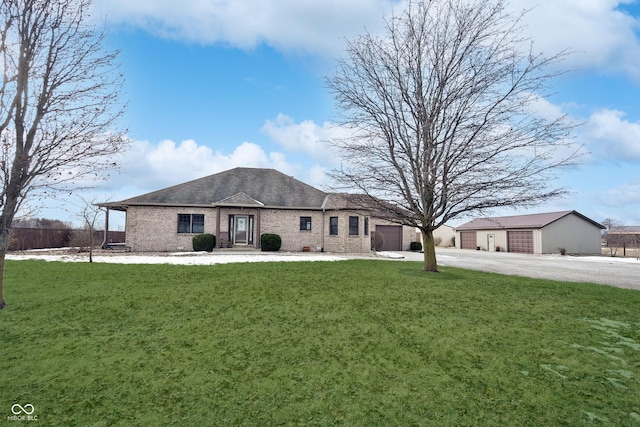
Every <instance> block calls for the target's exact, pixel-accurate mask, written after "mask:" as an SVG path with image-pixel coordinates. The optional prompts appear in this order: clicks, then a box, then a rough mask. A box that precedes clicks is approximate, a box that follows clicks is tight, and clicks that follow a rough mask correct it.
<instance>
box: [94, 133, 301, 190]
mask: <svg viewBox="0 0 640 427" xmlns="http://www.w3.org/2000/svg"><path fill="white" fill-rule="evenodd" d="M234 167H260V168H274V169H278V170H279V171H281V172H284V173H288V174H291V175H294V174H295V173H297V172H298V171H299V170H301V167H300V166H299V165H296V164H293V163H289V162H288V161H287V159H286V157H285V155H284V154H282V153H278V152H270V153H266V152H265V151H264V150H263V149H262V147H260V146H259V145H257V144H255V143H252V142H243V143H242V144H240V145H238V146H237V147H235V148H234V149H233V151H232V152H230V153H224V152H221V151H214V150H212V149H211V148H210V147H207V146H205V145H199V144H198V143H196V142H195V141H193V140H185V141H182V142H180V143H176V142H174V141H171V140H164V141H161V142H160V143H158V144H157V145H154V144H151V143H150V142H148V141H133V143H132V147H131V150H129V151H128V152H127V153H126V154H125V159H123V161H122V170H121V174H120V175H118V176H114V177H112V179H111V180H110V182H109V183H108V185H107V186H105V187H107V188H115V189H119V190H121V189H122V188H125V187H126V188H129V189H130V191H136V193H134V194H128V195H127V196H131V195H137V194H141V193H142V192H146V191H153V190H158V189H161V188H164V187H166V186H169V185H174V184H179V183H182V182H185V181H189V180H192V179H197V178H201V177H203V176H207V175H211V174H214V173H217V172H221V171H223V170H227V169H231V168H234ZM120 198H122V197H120V196H116V198H115V199H120Z"/></svg>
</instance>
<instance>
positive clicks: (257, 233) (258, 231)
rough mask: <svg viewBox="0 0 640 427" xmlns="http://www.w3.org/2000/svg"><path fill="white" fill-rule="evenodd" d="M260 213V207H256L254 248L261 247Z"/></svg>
mask: <svg viewBox="0 0 640 427" xmlns="http://www.w3.org/2000/svg"><path fill="white" fill-rule="evenodd" d="M261 213H262V209H260V208H258V212H256V224H255V228H256V230H255V233H256V237H255V239H256V243H255V246H256V248H258V249H260V248H261V246H260V245H261V242H260V216H261V215H260V214H261Z"/></svg>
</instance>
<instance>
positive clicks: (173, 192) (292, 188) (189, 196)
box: [101, 168, 327, 210]
mask: <svg viewBox="0 0 640 427" xmlns="http://www.w3.org/2000/svg"><path fill="white" fill-rule="evenodd" d="M326 197H327V193H325V192H324V191H321V190H318V189H317V188H315V187H312V186H310V185H308V184H305V183H304V182H302V181H299V180H297V179H295V178H293V177H291V176H289V175H285V174H283V173H282V172H279V171H277V170H275V169H259V168H235V169H230V170H227V171H224V172H220V173H217V174H214V175H209V176H206V177H204V178H199V179H196V180H193V181H189V182H185V183H183V184H178V185H174V186H172V187H167V188H164V189H162V190H157V191H153V192H151V193H146V194H143V195H140V196H136V197H132V198H130V199H126V200H122V201H119V202H110V203H103V204H101V206H106V207H109V208H111V209H122V210H125V209H126V207H127V206H136V205H137V206H140V205H147V206H154V205H156V206H203V205H207V206H212V205H214V206H216V205H217V206H225V205H254V206H263V207H280V208H296V207H299V208H320V207H321V206H322V203H323V202H324V200H325V198H326Z"/></svg>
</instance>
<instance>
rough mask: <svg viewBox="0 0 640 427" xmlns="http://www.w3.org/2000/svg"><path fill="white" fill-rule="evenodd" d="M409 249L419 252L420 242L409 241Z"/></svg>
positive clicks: (420, 248)
mask: <svg viewBox="0 0 640 427" xmlns="http://www.w3.org/2000/svg"><path fill="white" fill-rule="evenodd" d="M409 249H411V250H412V251H414V252H420V251H421V250H422V243H420V242H411V243H409Z"/></svg>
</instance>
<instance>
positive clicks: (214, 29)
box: [94, 0, 393, 54]
mask: <svg viewBox="0 0 640 427" xmlns="http://www.w3.org/2000/svg"><path fill="white" fill-rule="evenodd" d="M392 3H393V2H390V1H389V0H349V1H344V0H304V1H300V0H219V1H210V0H189V1H185V2H180V1H175V0H135V1H131V0H96V1H95V3H94V4H95V7H96V9H97V11H98V12H99V14H100V15H107V16H108V18H109V21H111V22H114V21H115V22H123V23H126V24H129V25H133V26H136V27H140V28H143V29H145V30H146V31H149V32H150V33H153V34H155V35H158V36H160V37H165V38H171V39H181V40H187V41H190V42H197V43H203V44H212V43H223V44H229V45H231V46H235V47H239V48H242V49H251V48H254V47H255V46H257V45H258V44H260V43H266V44H267V45H270V46H272V47H275V48H277V49H281V50H283V51H301V52H313V53H323V54H334V53H335V52H337V51H338V50H339V49H340V48H341V46H342V40H341V37H344V36H349V35H353V34H356V33H359V32H361V31H362V30H363V29H364V28H365V27H369V28H374V27H377V26H380V25H381V19H380V18H381V17H382V16H383V14H384V13H385V12H386V11H388V10H390V9H391V5H392Z"/></svg>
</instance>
